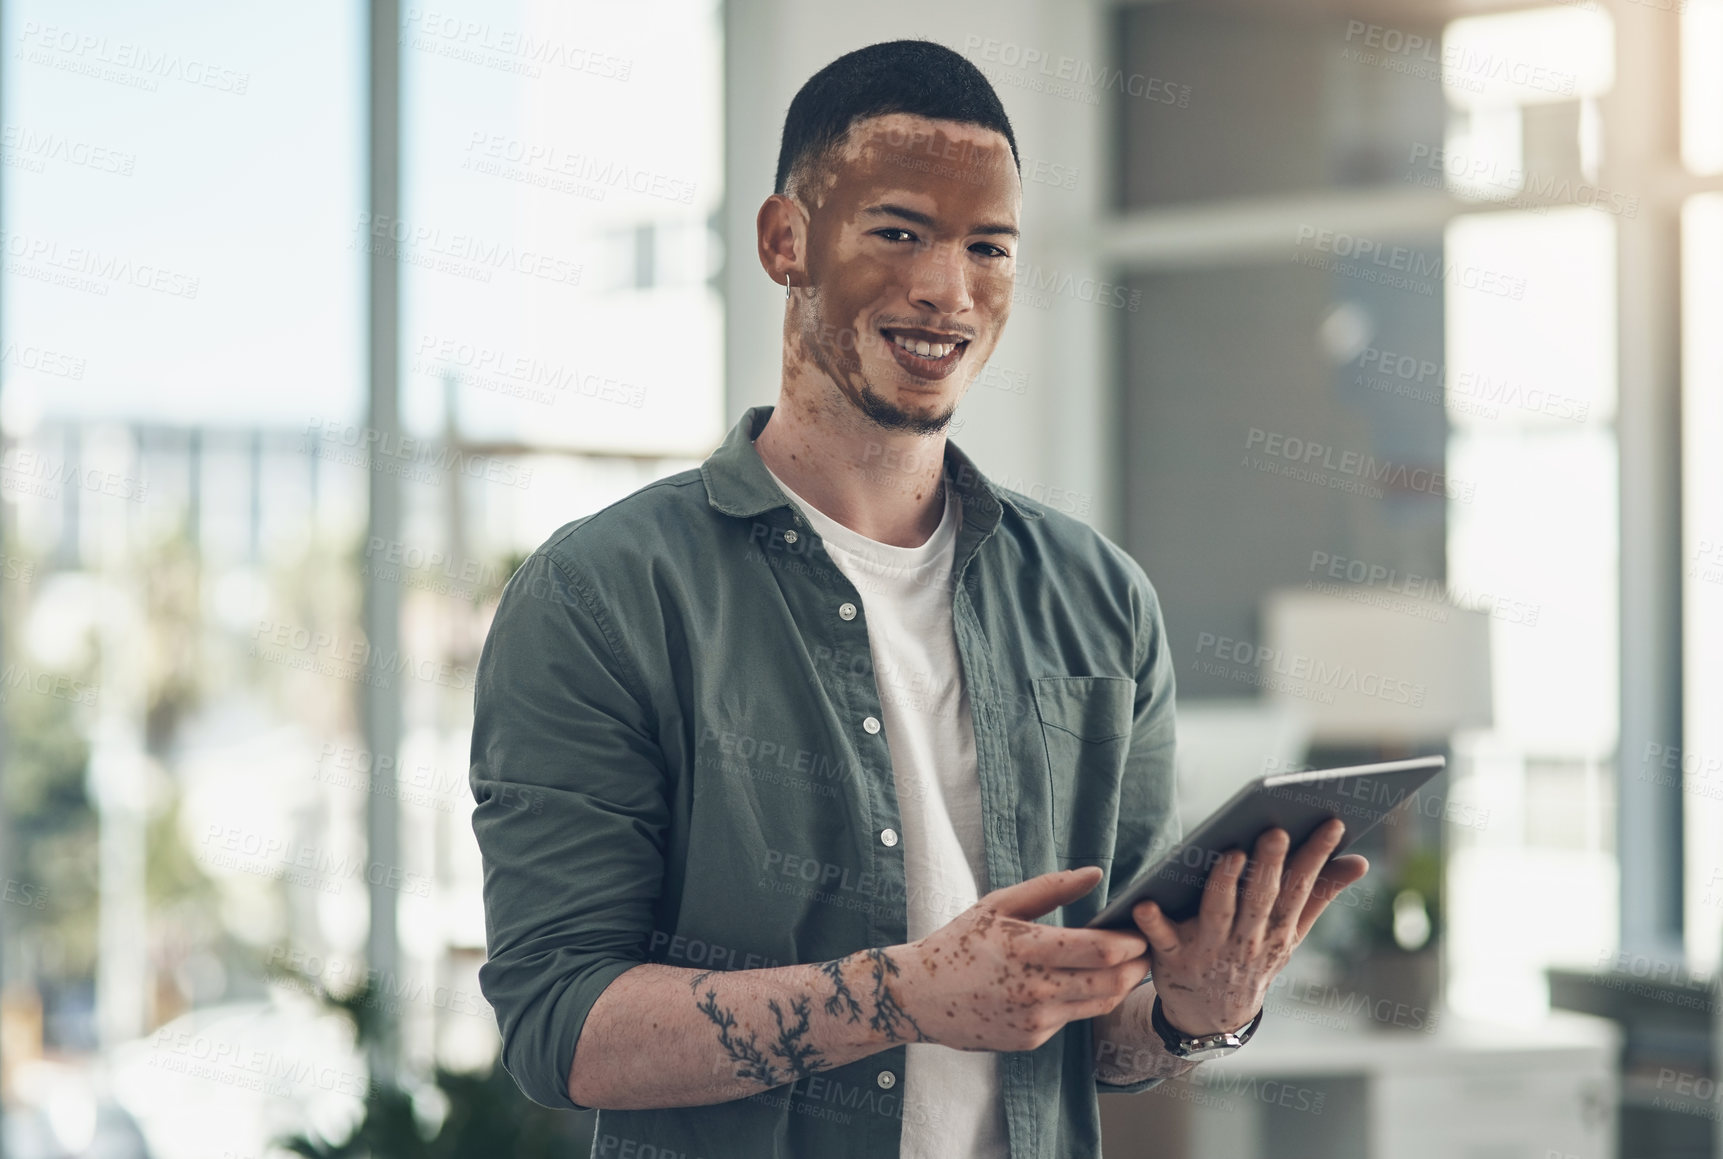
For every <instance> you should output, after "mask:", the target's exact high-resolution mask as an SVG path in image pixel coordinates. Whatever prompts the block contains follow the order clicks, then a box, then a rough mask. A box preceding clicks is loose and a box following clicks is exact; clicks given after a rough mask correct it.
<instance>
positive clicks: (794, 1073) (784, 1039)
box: [689, 970, 826, 1087]
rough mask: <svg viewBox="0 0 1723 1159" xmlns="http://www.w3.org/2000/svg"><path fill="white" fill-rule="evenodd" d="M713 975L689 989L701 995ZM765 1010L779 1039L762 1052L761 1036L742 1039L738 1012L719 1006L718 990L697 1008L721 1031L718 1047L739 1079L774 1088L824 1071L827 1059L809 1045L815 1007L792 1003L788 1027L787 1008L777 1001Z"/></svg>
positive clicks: (699, 978)
mask: <svg viewBox="0 0 1723 1159" xmlns="http://www.w3.org/2000/svg"><path fill="white" fill-rule="evenodd" d="M713 972H714V971H711V970H708V971H706V972H705V973H702V974H698V975H696V976H695V977H693V978H692V979H690V980H689V988H690V989H692V990H694V991H695V993H696V994H698V993H699V988H700V983H701V982H703V981H705V979H706V978H707V977H708V976H709V975H711V974H712V973H713ZM766 1007H767V1009H769V1010H771V1012H772V1017H773V1019H774V1020H776V1022H777V1024H778V1038H777V1041H776V1042H773V1043H769V1044H768V1045H767V1047H766V1049H765V1050H762V1049H760V1044H759V1036H758V1035H755V1034H751V1033H750V1034H747V1035H743V1034H742V1033H741V1032H740V1031H738V1030H737V1029H736V1015H735V1012H734V1011H732V1010H729V1009H727V1008H725V1007H723V1006H720V1005H719V1004H718V992H717V991H716V990H712V989H708V990H707V991H706V997H705V999H704V1000H703V1001H701V1002H698V1003H697V1004H696V1008H697V1009H698V1010H699V1011H700V1013H702V1014H704V1015H705V1016H706V1018H707V1019H708V1020H709V1021H710V1022H711V1023H712V1025H714V1026H716V1027H717V1028H718V1045H719V1046H721V1047H723V1048H724V1053H726V1054H728V1055H729V1056H730V1060H731V1061H732V1062H734V1063H735V1064H736V1072H735V1073H736V1077H737V1078H741V1079H749V1080H752V1081H754V1082H757V1083H761V1084H763V1085H764V1086H767V1087H775V1086H778V1085H780V1084H782V1083H787V1082H791V1081H793V1080H795V1079H800V1078H806V1077H807V1076H808V1075H811V1074H813V1073H814V1072H815V1071H816V1070H819V1069H820V1068H822V1067H824V1066H825V1065H826V1062H825V1059H823V1058H821V1057H820V1053H819V1051H818V1050H817V1049H816V1048H815V1047H814V1046H813V1044H811V1043H809V1042H808V1041H807V1034H808V1029H809V1012H810V1010H811V1007H812V1004H811V1003H810V1002H809V1001H808V999H806V998H793V999H791V1000H790V1012H791V1014H792V1015H793V1016H794V1021H791V1022H788V1023H786V1022H785V1018H784V1008H783V1007H782V1006H779V1005H778V1001H777V999H775V998H773V999H768V1000H767V1002H766ZM768 1051H769V1052H770V1054H772V1055H775V1056H777V1057H778V1058H780V1059H782V1060H783V1067H782V1073H780V1070H779V1068H778V1067H775V1066H774V1065H773V1064H772V1062H771V1059H770V1058H769V1057H768V1053H767V1052H768Z"/></svg>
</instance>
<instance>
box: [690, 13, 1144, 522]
mask: <svg viewBox="0 0 1723 1159" xmlns="http://www.w3.org/2000/svg"><path fill="white" fill-rule="evenodd" d="M1105 10H1106V5H1105V4H1103V3H1101V2H1100V0H1064V2H1060V0H940V2H939V3H937V4H932V3H928V2H927V0H921V2H916V3H912V2H910V0H878V2H875V3H870V4H866V5H860V4H849V3H836V2H832V0H817V2H812V3H810V2H809V0H727V3H726V11H725V40H726V43H725V86H726V87H725V92H726V108H725V112H724V125H725V133H726V136H727V140H726V142H725V173H724V180H725V190H726V204H725V208H724V211H723V213H724V223H725V236H726V246H727V255H728V257H727V261H726V268H725V273H724V288H725V294H726V299H727V302H726V312H727V322H726V345H727V351H726V355H725V378H726V390H727V398H726V405H725V414H726V417H727V422H734V421H735V418H736V416H738V415H739V414H740V413H741V411H742V409H743V408H745V407H748V406H754V405H758V404H760V403H771V402H775V401H776V400H777V396H778V386H779V376H780V368H781V357H782V344H783V340H782V325H783V313H782V310H783V301H784V295H783V290H782V288H781V287H779V286H775V285H774V284H773V283H772V282H771V281H770V280H769V279H768V278H767V276H766V274H765V271H764V270H762V269H761V268H760V263H759V260H758V258H757V257H756V254H755V242H754V237H755V235H754V217H755V214H756V213H757V212H758V210H759V207H760V203H761V201H763V200H764V199H765V197H766V196H767V195H768V194H770V193H771V191H772V177H773V174H774V172H775V171H776V167H777V157H778V142H779V138H780V137H781V135H782V133H783V125H784V113H785V111H786V110H787V109H788V108H789V104H790V100H791V98H792V97H794V96H795V94H796V90H797V89H799V88H800V87H801V86H802V84H803V83H804V82H805V81H806V80H807V79H808V78H809V77H810V76H812V75H813V74H814V73H815V72H817V71H818V70H819V69H821V68H823V67H824V66H825V65H827V64H829V63H830V62H831V61H832V60H834V59H836V58H837V57H839V56H842V55H843V54H844V53H846V52H849V51H851V50H853V49H856V48H861V47H863V46H865V45H868V44H873V43H876V42H879V41H882V40H895V39H901V38H921V39H928V40H934V41H937V42H938V43H940V44H944V45H946V46H947V47H949V48H952V49H955V50H956V51H958V52H960V53H962V54H963V55H965V56H966V57H968V58H969V59H970V60H971V61H973V62H974V63H976V64H977V65H979V66H981V67H982V69H983V71H984V72H986V73H987V74H988V76H989V79H992V80H994V87H995V89H996V90H997V91H998V92H999V96H1000V99H1001V100H1002V101H1003V103H1004V105H1005V111H1006V114H1007V116H1009V117H1010V118H1011V125H1012V128H1013V130H1014V131H1015V133H1016V136H1017V147H1018V152H1019V153H1020V155H1021V156H1022V157H1023V158H1024V160H1025V161H1026V162H1027V161H1028V160H1030V159H1039V160H1042V161H1046V162H1051V163H1055V164H1058V165H1061V166H1065V167H1067V168H1075V170H1076V172H1077V178H1076V181H1075V186H1074V188H1071V189H1065V188H1059V187H1055V186H1054V185H1052V184H1048V183H1045V182H1035V181H1031V180H1026V181H1025V183H1024V193H1023V221H1022V227H1023V233H1024V238H1023V243H1022V247H1021V249H1020V251H1019V262H1018V266H1019V276H1020V280H1021V279H1022V277H1023V274H1024V268H1025V265H1026V264H1027V263H1033V264H1034V265H1035V266H1037V267H1039V269H1040V270H1042V271H1045V272H1048V273H1051V272H1054V271H1056V272H1057V273H1058V274H1059V275H1063V274H1065V273H1070V274H1072V275H1073V276H1074V278H1076V279H1081V278H1084V277H1093V278H1104V277H1105V271H1104V270H1102V269H1100V268H1099V267H1098V266H1097V264H1096V262H1095V260H1094V258H1093V257H1092V256H1091V255H1092V252H1093V247H1092V245H1091V243H1090V241H1089V235H1090V234H1091V233H1092V231H1093V230H1094V227H1095V226H1096V225H1097V223H1098V221H1099V218H1100V216H1101V214H1102V211H1103V206H1104V205H1105V203H1106V200H1107V197H1106V191H1107V190H1108V189H1109V188H1110V187H1111V180H1112V178H1111V174H1110V171H1109V170H1108V169H1107V167H1106V165H1105V162H1106V160H1107V158H1106V156H1105V150H1104V147H1103V146H1104V140H1105V138H1104V133H1105V131H1106V124H1107V118H1106V114H1105V105H1104V103H1097V104H1089V103H1086V102H1084V101H1081V100H1072V99H1066V98H1064V97H1059V96H1054V95H1049V94H1047V93H1044V92H1037V91H1035V90H1034V89H1032V88H1030V87H1027V84H1030V83H1034V82H1035V81H1036V80H1038V79H1043V74H1042V72H1041V71H1040V68H1039V66H1032V67H1027V68H1026V67H1024V66H1023V65H1022V64H1021V58H1022V56H1024V55H1026V54H1027V53H1029V52H1030V51H1033V52H1038V53H1040V54H1041V56H1042V58H1043V59H1046V60H1048V61H1051V62H1053V63H1052V64H1050V65H1049V66H1048V68H1049V69H1054V70H1056V69H1057V62H1058V60H1059V59H1060V58H1061V57H1071V58H1073V59H1074V60H1076V61H1081V62H1084V63H1085V64H1088V65H1091V66H1099V65H1103V64H1106V63H1107V62H1108V60H1109V56H1108V51H1109V49H1108V46H1107V45H1106V43H1105V38H1104V30H1103V20H1102V15H1103V13H1104V12H1105ZM989 41H993V42H997V43H996V44H995V45H993V46H991V47H990V46H989V44H988V42H989ZM1005 60H1013V61H1017V62H1018V63H1017V64H1016V65H1015V67H1013V66H1010V65H1007V64H1005V63H1003V62H1004V61H1005ZM999 78H1007V79H1003V80H1002V79H999ZM1044 79H1047V80H1051V79H1053V78H1051V77H1046V78H1044ZM1013 80H1015V81H1018V82H1024V83H1018V84H1013V83H1011V82H1012V81H1013ZM1103 99H1104V98H1103ZM1028 176H1029V173H1028V171H1027V169H1026V172H1025V177H1026V178H1027V177H1028ZM1052 298H1053V304H1052V306H1051V307H1050V308H1041V307H1038V306H1032V305H1028V304H1025V303H1020V304H1019V305H1018V306H1017V307H1016V308H1015V309H1014V310H1013V311H1012V315H1011V320H1010V322H1009V324H1008V325H1007V327H1006V332H1005V337H1004V339H1003V340H1002V341H1001V343H1000V346H999V348H998V350H997V351H996V352H995V354H994V356H993V359H992V362H991V365H992V366H993V367H996V368H998V369H1000V370H1009V371H1011V372H1014V373H1018V374H1022V375H1024V376H1026V378H1027V385H1026V388H1025V391H1024V393H1023V394H1014V393H1010V392H1008V391H1007V390H1002V389H995V388H993V387H989V386H985V385H982V384H980V383H978V384H976V385H975V386H973V387H971V389H970V392H969V394H968V395H966V396H965V399H964V402H963V404H962V406H961V407H960V409H959V410H958V417H959V418H960V419H961V420H962V427H961V429H960V430H958V431H956V432H955V433H953V434H952V435H951V440H952V441H953V442H955V443H956V444H957V445H958V446H960V447H962V448H963V449H964V450H965V451H966V452H967V453H969V454H970V455H971V456H972V457H973V458H974V459H975V461H976V463H977V465H979V466H980V468H981V469H982V471H984V472H985V473H986V474H987V475H988V476H989V477H991V478H993V479H995V480H997V481H1000V482H1002V483H1006V484H1007V485H1012V486H1015V487H1017V488H1018V489H1019V490H1023V491H1026V492H1031V493H1032V494H1035V495H1036V497H1038V498H1040V497H1043V496H1044V495H1046V493H1045V492H1041V491H1036V490H1035V489H1036V488H1063V489H1064V490H1065V491H1066V492H1068V493H1070V494H1071V495H1072V496H1075V497H1076V498H1074V499H1067V498H1066V497H1064V496H1062V495H1059V494H1052V495H1046V497H1045V500H1044V501H1046V502H1048V503H1049V504H1050V505H1051V506H1054V507H1058V508H1060V509H1063V510H1072V509H1073V508H1077V507H1079V505H1081V506H1082V507H1084V508H1086V511H1087V513H1086V514H1085V515H1084V518H1086V519H1088V520H1089V522H1091V523H1093V524H1094V525H1095V526H1096V527H1098V528H1100V529H1101V530H1102V531H1103V532H1105V533H1106V534H1108V535H1110V536H1114V537H1115V538H1117V535H1116V527H1117V524H1116V512H1117V508H1118V504H1117V502H1116V497H1115V493H1114V492H1115V490H1116V486H1115V484H1114V482H1113V480H1114V479H1115V478H1116V474H1115V470H1116V463H1115V459H1116V455H1115V453H1114V447H1113V440H1114V437H1115V436H1114V434H1113V432H1115V431H1116V430H1117V423H1116V422H1115V421H1114V419H1113V414H1114V406H1113V403H1112V401H1111V400H1112V397H1113V393H1114V392H1113V389H1112V386H1111V383H1112V382H1113V371H1112V357H1111V346H1112V344H1113V339H1112V337H1111V336H1110V331H1109V327H1110V326H1112V325H1118V324H1120V323H1121V319H1127V318H1129V317H1130V315H1129V314H1125V313H1123V312H1121V311H1118V310H1114V309H1110V308H1106V307H1101V306H1097V305H1096V304H1095V303H1094V302H1092V301H1083V300H1080V299H1079V298H1077V297H1076V296H1075V295H1072V294H1066V295H1057V294H1055V295H1053V296H1052Z"/></svg>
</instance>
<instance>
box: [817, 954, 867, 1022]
mask: <svg viewBox="0 0 1723 1159" xmlns="http://www.w3.org/2000/svg"><path fill="white" fill-rule="evenodd" d="M844 961H845V959H843V958H835V959H833V960H832V961H830V962H821V963H820V973H822V974H824V975H825V976H826V977H828V978H830V979H831V980H832V987H833V989H835V990H836V991H837V992H836V993H835V994H833V995H832V996H831V997H830V998H827V999H826V1013H827V1014H830V1015H831V1016H832V1017H833V1018H836V1017H838V1016H839V1015H840V1014H841V1013H843V1012H845V1011H846V1010H847V1011H848V1013H849V1021H851V1022H860V1021H861V1015H862V1008H861V1003H860V1002H857V1001H856V996H855V995H854V994H851V993H850V988H849V983H847V982H845V981H844Z"/></svg>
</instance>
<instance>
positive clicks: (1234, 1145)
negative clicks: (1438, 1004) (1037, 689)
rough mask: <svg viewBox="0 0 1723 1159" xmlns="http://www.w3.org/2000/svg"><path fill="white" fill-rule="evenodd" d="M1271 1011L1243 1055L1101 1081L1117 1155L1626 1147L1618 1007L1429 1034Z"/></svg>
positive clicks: (1539, 1151)
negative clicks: (1181, 1071) (1149, 1082)
mask: <svg viewBox="0 0 1723 1159" xmlns="http://www.w3.org/2000/svg"><path fill="white" fill-rule="evenodd" d="M1292 1012H1293V1011H1291V1010H1289V1011H1287V1012H1286V1013H1287V1014H1290V1013H1292ZM1274 1014H1275V1010H1274V1009H1273V1007H1272V1005H1271V1009H1270V1011H1269V1014H1268V1015H1266V1016H1265V1017H1264V1019H1263V1024H1262V1028H1261V1029H1260V1030H1259V1031H1258V1032H1257V1034H1256V1037H1255V1038H1254V1039H1253V1040H1252V1041H1251V1043H1250V1044H1249V1045H1248V1046H1246V1047H1245V1048H1244V1049H1243V1050H1241V1051H1239V1052H1238V1053H1237V1054H1235V1055H1233V1056H1232V1057H1231V1058H1226V1059H1220V1060H1217V1061H1214V1062H1205V1063H1203V1064H1201V1065H1200V1066H1199V1067H1198V1068H1197V1069H1196V1070H1195V1071H1193V1072H1192V1073H1191V1074H1188V1075H1186V1076H1185V1077H1184V1078H1181V1079H1177V1080H1174V1081H1171V1082H1166V1083H1162V1084H1161V1085H1160V1086H1158V1087H1154V1088H1152V1089H1150V1090H1147V1091H1144V1092H1143V1093H1141V1094H1137V1095H1118V1094H1105V1095H1102V1096H1101V1097H1100V1098H1101V1129H1102V1139H1103V1146H1104V1149H1105V1154H1106V1157H1107V1159H1150V1157H1153V1159H1257V1157H1261V1159H1615V1154H1616V1142H1615V1140H1616V1125H1615V1117H1616V1097H1617V1096H1616V1091H1617V1077H1616V1073H1615V1071H1616V1059H1617V1058H1618V1057H1619V1052H1620V1047H1621V1031H1620V1028H1619V1027H1618V1026H1617V1025H1616V1024H1615V1023H1613V1022H1610V1021H1609V1020H1607V1019H1602V1018H1595V1017H1592V1016H1590V1015H1584V1014H1574V1013H1571V1012H1568V1011H1553V1012H1551V1014H1550V1015H1549V1017H1548V1018H1547V1019H1545V1020H1543V1021H1541V1022H1538V1023H1536V1024H1534V1025H1529V1026H1507V1025H1497V1024H1485V1023H1474V1022H1466V1021H1463V1020H1460V1019H1457V1018H1453V1017H1452V1016H1450V1017H1449V1018H1447V1019H1445V1020H1442V1021H1440V1022H1439V1023H1438V1025H1437V1026H1436V1028H1434V1029H1432V1030H1430V1031H1429V1032H1422V1031H1418V1030H1398V1029H1391V1028H1384V1027H1382V1026H1381V1025H1380V1024H1376V1025H1371V1024H1369V1023H1368V1021H1367V1020H1366V1021H1358V1020H1352V1021H1345V1020H1342V1019H1339V1018H1328V1019H1325V1020H1324V1021H1323V1022H1322V1023H1320V1024H1313V1023H1311V1022H1303V1021H1300V1020H1299V1019H1297V1018H1296V1017H1287V1016H1286V1015H1285V1014H1283V1016H1282V1017H1280V1018H1278V1019H1276V1018H1273V1015H1274Z"/></svg>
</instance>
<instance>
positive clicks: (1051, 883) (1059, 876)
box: [981, 865, 1103, 919]
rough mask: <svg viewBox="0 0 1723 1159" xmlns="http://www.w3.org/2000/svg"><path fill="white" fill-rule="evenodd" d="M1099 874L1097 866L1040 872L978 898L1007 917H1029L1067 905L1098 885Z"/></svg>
mask: <svg viewBox="0 0 1723 1159" xmlns="http://www.w3.org/2000/svg"><path fill="white" fill-rule="evenodd" d="M1102 876H1103V875H1102V873H1101V867H1100V866H1099V865H1084V866H1081V867H1079V868H1077V869H1065V870H1060V871H1059V872H1057V873H1043V874H1041V875H1039V876H1038V877H1031V878H1029V879H1028V880H1027V881H1020V882H1018V883H1017V884H1016V885H1007V886H1005V887H1003V888H1002V889H996V890H994V891H993V892H992V893H989V894H988V895H987V896H986V897H983V898H982V899H981V900H982V901H984V902H986V903H987V904H988V905H990V906H992V907H993V908H994V909H997V910H998V911H999V912H1000V913H1002V914H1006V915H1008V916H1010V917H1014V918H1025V919H1033V918H1038V917H1040V916H1041V915H1042V914H1048V913H1052V912H1053V911H1054V910H1056V909H1058V908H1059V907H1060V906H1062V905H1070V904H1071V903H1072V902H1074V901H1076V900H1077V899H1078V898H1080V897H1082V896H1083V895H1084V894H1086V893H1088V892H1089V891H1090V890H1092V889H1094V888H1095V886H1097V885H1099V884H1100V882H1101V878H1102Z"/></svg>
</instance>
